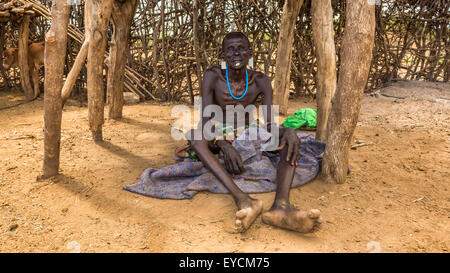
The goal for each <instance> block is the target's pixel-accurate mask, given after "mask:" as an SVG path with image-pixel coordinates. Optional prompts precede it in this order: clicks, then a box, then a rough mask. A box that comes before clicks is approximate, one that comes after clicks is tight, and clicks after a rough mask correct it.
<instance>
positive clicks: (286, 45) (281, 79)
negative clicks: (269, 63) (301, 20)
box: [273, 0, 303, 115]
mask: <svg viewBox="0 0 450 273" xmlns="http://www.w3.org/2000/svg"><path fill="white" fill-rule="evenodd" d="M302 4H303V0H286V1H284V6H283V15H282V17H281V28H280V34H279V36H278V48H277V61H276V64H275V80H274V86H273V90H274V104H275V105H279V106H280V114H283V115H286V114H287V110H288V100H289V86H290V83H291V79H290V77H291V57H292V43H293V41H294V30H295V22H296V21H297V16H298V13H299V12H300V8H301V6H302Z"/></svg>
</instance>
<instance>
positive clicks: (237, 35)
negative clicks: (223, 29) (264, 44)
mask: <svg viewBox="0 0 450 273" xmlns="http://www.w3.org/2000/svg"><path fill="white" fill-rule="evenodd" d="M231 38H242V39H244V40H245V41H247V45H248V48H250V47H251V45H250V40H249V39H248V38H247V36H245V34H244V33H242V32H238V31H236V32H230V33H228V34H227V35H225V37H223V40H222V48H223V46H224V45H225V41H227V40H229V39H231Z"/></svg>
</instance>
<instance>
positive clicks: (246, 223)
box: [236, 199, 263, 232]
mask: <svg viewBox="0 0 450 273" xmlns="http://www.w3.org/2000/svg"><path fill="white" fill-rule="evenodd" d="M238 206H239V210H238V211H237V212H236V229H237V231H238V232H244V231H245V230H247V229H248V228H249V227H250V225H251V224H252V223H253V222H254V221H255V219H256V217H258V215H259V214H261V211H262V208H263V203H262V201H261V200H258V199H250V202H244V203H241V204H239V205H238Z"/></svg>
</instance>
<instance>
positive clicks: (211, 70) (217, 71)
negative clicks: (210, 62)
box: [204, 66, 221, 75]
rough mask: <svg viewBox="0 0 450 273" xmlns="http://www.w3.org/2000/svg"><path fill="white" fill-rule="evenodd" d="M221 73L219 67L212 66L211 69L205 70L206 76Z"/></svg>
mask: <svg viewBox="0 0 450 273" xmlns="http://www.w3.org/2000/svg"><path fill="white" fill-rule="evenodd" d="M220 73H221V70H220V67H218V66H211V67H210V68H208V69H206V70H205V73H204V74H210V75H212V74H215V75H219V74H220Z"/></svg>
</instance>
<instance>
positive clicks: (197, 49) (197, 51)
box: [192, 0, 202, 96]
mask: <svg viewBox="0 0 450 273" xmlns="http://www.w3.org/2000/svg"><path fill="white" fill-rule="evenodd" d="M193 9H194V10H193V14H192V16H193V17H192V24H193V25H192V33H193V35H194V53H195V69H196V70H195V71H196V72H197V81H198V87H199V89H200V96H202V66H201V58H200V44H199V41H198V0H194V3H193Z"/></svg>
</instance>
